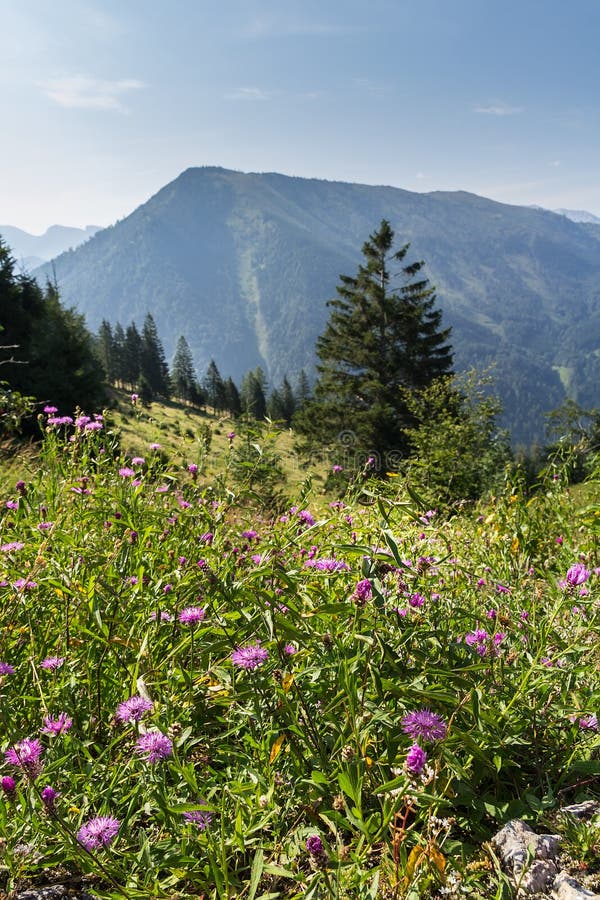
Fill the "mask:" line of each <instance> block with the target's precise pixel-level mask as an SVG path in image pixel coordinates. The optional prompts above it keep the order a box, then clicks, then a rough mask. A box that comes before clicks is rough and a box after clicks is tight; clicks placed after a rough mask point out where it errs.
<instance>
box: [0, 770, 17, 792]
mask: <svg viewBox="0 0 600 900" xmlns="http://www.w3.org/2000/svg"><path fill="white" fill-rule="evenodd" d="M0 784H1V785H2V790H3V791H4V793H5V794H6V796H7V797H12V796H13V794H14V793H15V791H16V790H17V782H16V781H15V779H14V778H13V777H12V775H5V776H4V777H3V778H2V781H1V782H0Z"/></svg>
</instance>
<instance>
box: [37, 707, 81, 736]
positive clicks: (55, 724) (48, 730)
mask: <svg viewBox="0 0 600 900" xmlns="http://www.w3.org/2000/svg"><path fill="white" fill-rule="evenodd" d="M72 725H73V719H71V718H69V716H68V715H67V714H66V713H64V712H61V713H59V714H58V715H57V716H44V724H43V726H42V728H40V731H41V732H42V733H43V734H64V733H65V731H68V730H69V729H70V728H71V726H72Z"/></svg>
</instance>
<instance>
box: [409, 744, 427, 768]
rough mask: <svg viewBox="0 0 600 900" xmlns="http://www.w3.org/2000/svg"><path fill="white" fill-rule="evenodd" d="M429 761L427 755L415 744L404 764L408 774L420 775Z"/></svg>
mask: <svg viewBox="0 0 600 900" xmlns="http://www.w3.org/2000/svg"><path fill="white" fill-rule="evenodd" d="M426 761H427V753H426V752H425V751H424V750H423V748H422V747H420V746H419V745H418V744H413V745H412V747H411V748H410V750H409V751H408V753H407V754H406V762H405V763H404V765H405V767H406V770H407V772H410V774H411V775H420V774H421V772H422V771H423V768H424V766H425V763H426Z"/></svg>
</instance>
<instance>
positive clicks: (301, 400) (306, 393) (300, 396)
mask: <svg viewBox="0 0 600 900" xmlns="http://www.w3.org/2000/svg"><path fill="white" fill-rule="evenodd" d="M311 398H312V391H311V389H310V381H309V380H308V375H307V374H306V372H305V371H304V369H301V370H300V374H299V375H298V382H297V384H296V396H295V399H296V409H297V410H299V409H302V407H303V406H304V404H305V403H306V402H307V400H310V399H311Z"/></svg>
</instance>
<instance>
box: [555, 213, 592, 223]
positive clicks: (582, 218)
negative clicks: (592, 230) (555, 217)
mask: <svg viewBox="0 0 600 900" xmlns="http://www.w3.org/2000/svg"><path fill="white" fill-rule="evenodd" d="M554 212H555V213H558V214H559V216H566V217H567V219H570V220H571V221H572V222H585V223H587V224H588V225H600V218H598V216H595V215H594V214H593V213H590V212H586V211H585V209H555V210H554Z"/></svg>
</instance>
